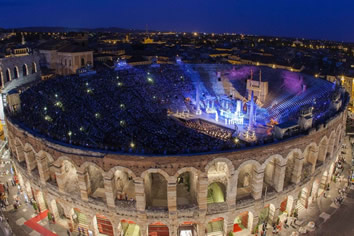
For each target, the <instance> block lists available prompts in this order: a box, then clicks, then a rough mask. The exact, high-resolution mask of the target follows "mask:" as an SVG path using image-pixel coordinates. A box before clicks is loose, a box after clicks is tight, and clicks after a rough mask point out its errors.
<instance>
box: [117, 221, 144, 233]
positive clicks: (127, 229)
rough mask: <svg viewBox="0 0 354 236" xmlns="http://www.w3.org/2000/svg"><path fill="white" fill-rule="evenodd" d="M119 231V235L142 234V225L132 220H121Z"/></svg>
mask: <svg viewBox="0 0 354 236" xmlns="http://www.w3.org/2000/svg"><path fill="white" fill-rule="evenodd" d="M117 231H118V235H132V236H140V226H139V225H138V224H137V223H135V222H134V221H132V220H126V219H122V220H120V222H119V224H118V227H117Z"/></svg>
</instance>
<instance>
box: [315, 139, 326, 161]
mask: <svg viewBox="0 0 354 236" xmlns="http://www.w3.org/2000/svg"><path fill="white" fill-rule="evenodd" d="M318 147H319V149H318V158H317V160H318V161H319V162H321V163H323V162H324V161H325V160H326V154H327V149H328V138H327V137H326V136H324V137H323V138H322V139H321V141H320V143H319V145H318Z"/></svg>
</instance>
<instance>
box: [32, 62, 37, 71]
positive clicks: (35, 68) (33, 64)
mask: <svg viewBox="0 0 354 236" xmlns="http://www.w3.org/2000/svg"><path fill="white" fill-rule="evenodd" d="M34 73H37V64H36V63H35V62H32V74H34Z"/></svg>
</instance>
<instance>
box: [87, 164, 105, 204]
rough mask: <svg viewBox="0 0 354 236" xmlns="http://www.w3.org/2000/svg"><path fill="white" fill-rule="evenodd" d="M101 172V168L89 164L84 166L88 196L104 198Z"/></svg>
mask: <svg viewBox="0 0 354 236" xmlns="http://www.w3.org/2000/svg"><path fill="white" fill-rule="evenodd" d="M102 172H103V171H102V170H101V169H99V168H97V167H96V166H94V165H89V166H87V168H86V175H87V180H86V184H87V193H88V195H89V197H91V198H93V199H96V200H98V199H100V200H104V199H105V197H106V195H105V191H104V182H103V175H102Z"/></svg>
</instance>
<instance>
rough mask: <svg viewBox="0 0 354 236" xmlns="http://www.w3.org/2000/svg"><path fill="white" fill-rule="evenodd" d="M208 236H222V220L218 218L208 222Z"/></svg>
mask: <svg viewBox="0 0 354 236" xmlns="http://www.w3.org/2000/svg"><path fill="white" fill-rule="evenodd" d="M206 230H207V235H208V236H223V235H224V218H223V217H219V218H216V219H213V220H212V221H210V222H209V223H208V225H207V229H206Z"/></svg>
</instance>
